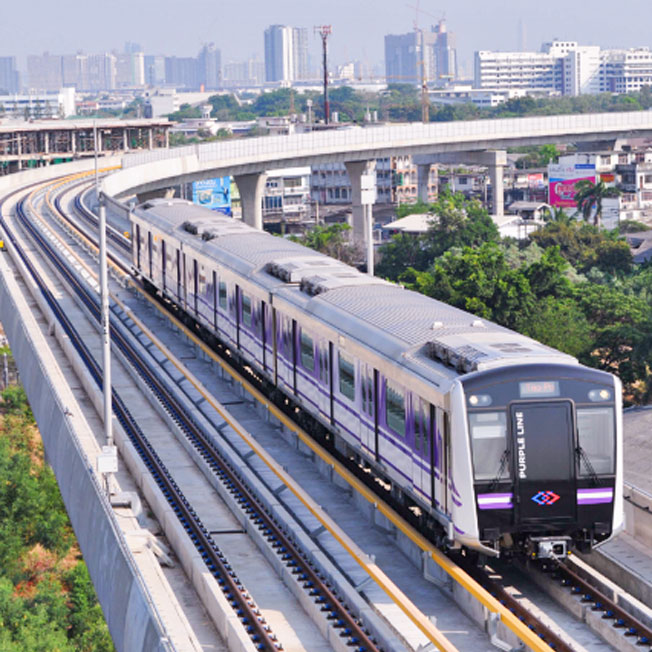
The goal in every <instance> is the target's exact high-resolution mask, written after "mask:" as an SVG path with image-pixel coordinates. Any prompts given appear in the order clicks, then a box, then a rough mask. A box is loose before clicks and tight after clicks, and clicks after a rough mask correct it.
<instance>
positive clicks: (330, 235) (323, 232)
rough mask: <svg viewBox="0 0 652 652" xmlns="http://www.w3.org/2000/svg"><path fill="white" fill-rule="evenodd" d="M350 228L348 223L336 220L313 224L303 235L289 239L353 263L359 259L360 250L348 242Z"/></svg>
mask: <svg viewBox="0 0 652 652" xmlns="http://www.w3.org/2000/svg"><path fill="white" fill-rule="evenodd" d="M350 230H351V226H350V225H349V224H345V223H341V222H337V223H335V224H328V225H323V226H322V225H317V226H314V227H312V228H311V229H309V230H308V231H306V233H305V234H304V235H302V236H300V237H297V236H293V237H291V238H290V239H291V240H294V241H295V242H299V243H301V244H302V245H304V246H306V247H310V248H311V249H314V250H315V251H319V252H321V253H323V254H326V255H327V256H331V257H333V258H337V259H338V260H341V261H343V262H345V263H349V264H355V263H357V262H359V261H360V259H361V257H362V252H361V251H360V250H359V249H358V248H357V247H356V246H355V245H352V244H351V243H350V241H349V237H348V232H349V231H350Z"/></svg>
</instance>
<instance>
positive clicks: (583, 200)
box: [575, 179, 621, 227]
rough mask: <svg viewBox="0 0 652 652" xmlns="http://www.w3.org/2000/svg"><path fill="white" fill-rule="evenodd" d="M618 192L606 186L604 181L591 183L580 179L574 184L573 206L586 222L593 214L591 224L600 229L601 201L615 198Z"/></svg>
mask: <svg viewBox="0 0 652 652" xmlns="http://www.w3.org/2000/svg"><path fill="white" fill-rule="evenodd" d="M620 194H621V193H620V190H619V189H618V188H616V187H614V186H607V185H606V184H605V182H604V181H598V182H597V183H593V181H590V180H589V179H582V180H581V181H578V182H577V183H576V184H575V204H576V205H577V211H578V213H581V215H582V217H583V218H584V220H585V221H586V222H588V221H589V219H590V217H591V213H593V224H594V225H595V226H596V227H600V218H601V217H602V201H603V199H605V198H606V197H617V196H618V195H620Z"/></svg>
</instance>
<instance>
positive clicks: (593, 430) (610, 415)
mask: <svg viewBox="0 0 652 652" xmlns="http://www.w3.org/2000/svg"><path fill="white" fill-rule="evenodd" d="M577 436H578V440H579V445H580V446H581V447H582V451H583V453H584V454H583V455H580V474H581V475H584V476H590V475H592V472H591V468H592V469H593V472H595V473H596V474H598V475H600V474H604V473H614V462H615V459H614V453H615V432H614V411H613V408H608V407H604V408H597V407H596V408H579V409H578V410H577ZM589 465H590V467H589Z"/></svg>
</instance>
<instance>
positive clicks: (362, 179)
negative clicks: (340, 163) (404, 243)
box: [345, 160, 376, 276]
mask: <svg viewBox="0 0 652 652" xmlns="http://www.w3.org/2000/svg"><path fill="white" fill-rule="evenodd" d="M345 165H346V171H347V173H348V175H349V179H350V180H351V191H352V197H351V203H352V215H351V219H352V222H353V224H352V226H353V241H354V242H355V243H356V244H360V245H362V246H364V248H365V250H366V257H367V273H368V274H370V275H371V276H373V274H374V241H373V226H374V218H373V204H374V202H375V201H376V161H375V160H373V161H348V162H345Z"/></svg>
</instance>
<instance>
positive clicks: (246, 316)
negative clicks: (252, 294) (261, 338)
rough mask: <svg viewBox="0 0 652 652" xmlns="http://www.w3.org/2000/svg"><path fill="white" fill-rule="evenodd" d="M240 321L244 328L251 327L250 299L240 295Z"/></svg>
mask: <svg viewBox="0 0 652 652" xmlns="http://www.w3.org/2000/svg"><path fill="white" fill-rule="evenodd" d="M242 321H243V322H244V323H245V325H246V326H251V299H250V298H249V297H248V296H247V295H246V294H244V293H243V294H242Z"/></svg>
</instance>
